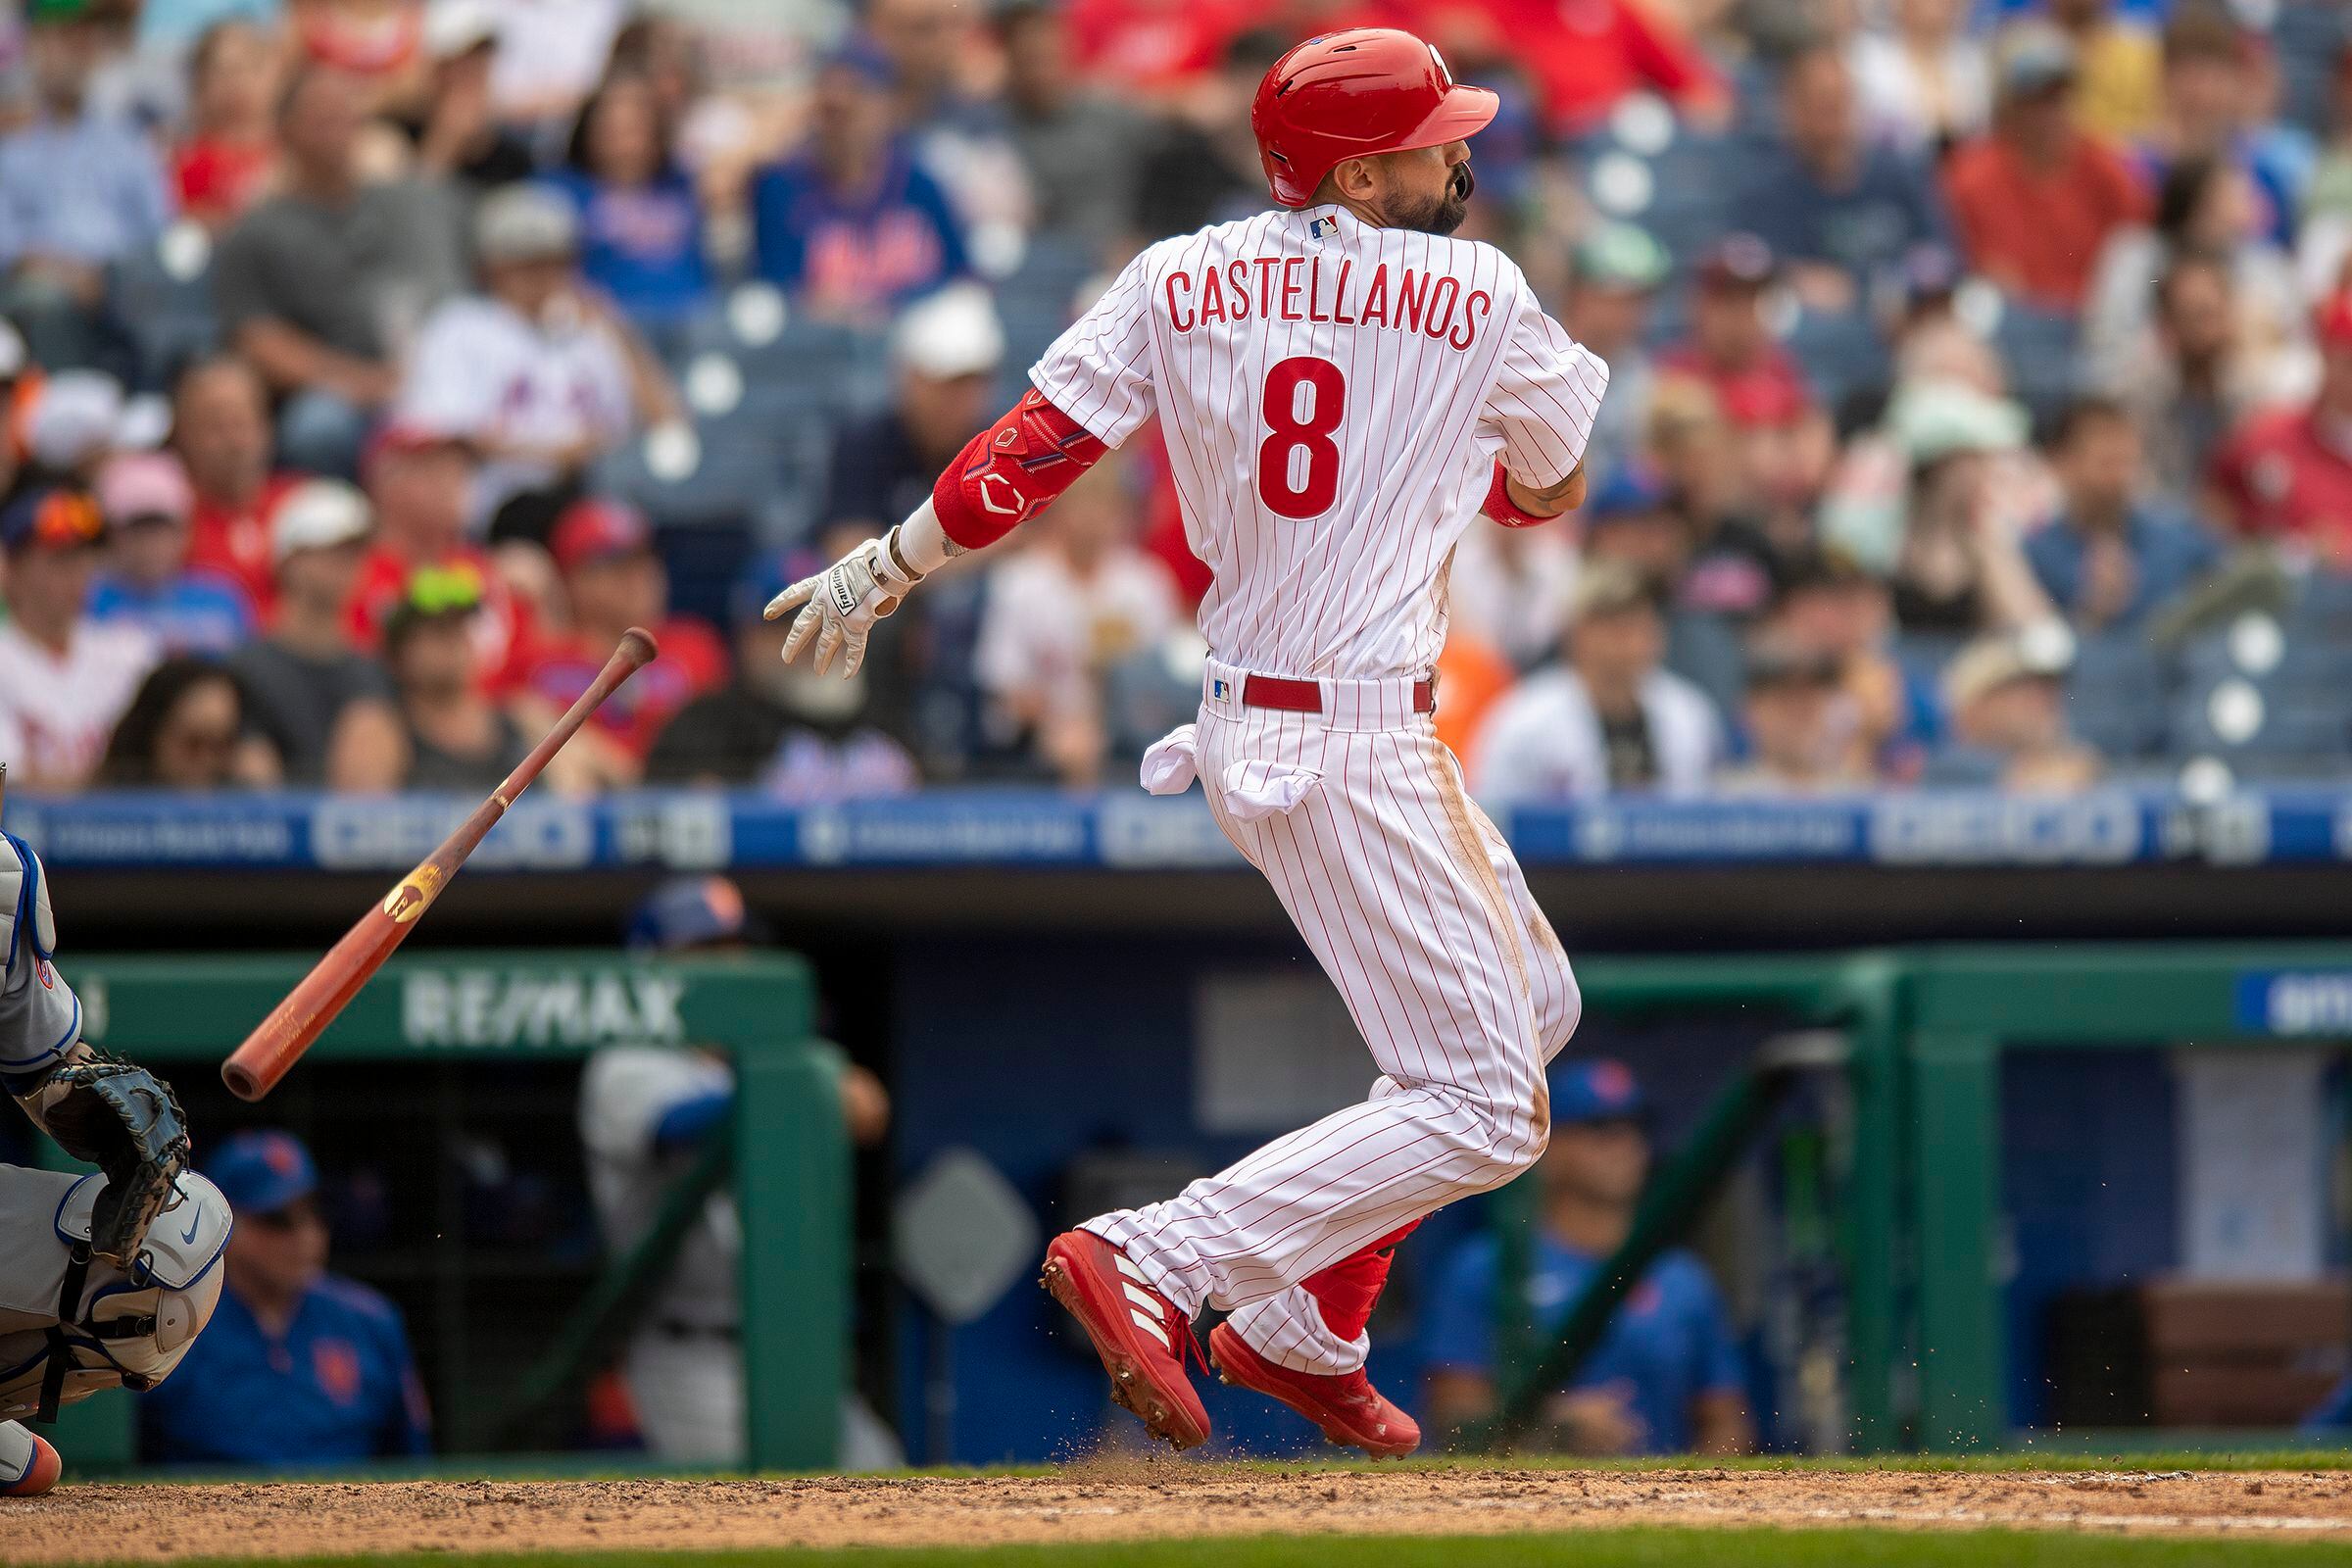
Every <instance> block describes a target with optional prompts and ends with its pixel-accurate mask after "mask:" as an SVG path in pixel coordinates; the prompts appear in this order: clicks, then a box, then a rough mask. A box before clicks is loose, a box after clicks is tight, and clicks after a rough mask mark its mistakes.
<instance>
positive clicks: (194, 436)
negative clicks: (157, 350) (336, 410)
mask: <svg viewBox="0 0 2352 1568" xmlns="http://www.w3.org/2000/svg"><path fill="white" fill-rule="evenodd" d="M172 445H173V446H174V447H176V448H177V449H178V452H179V461H180V462H181V463H182V464H183V465H185V466H186V467H187V470H188V483H189V485H190V487H191V488H193V489H194V491H195V492H196V504H195V508H194V510H192V511H191V512H190V513H189V515H188V564H189V565H190V566H202V567H210V568H211V569H213V570H215V571H218V572H221V573H222V574H223V575H225V576H227V577H230V578H232V579H234V580H235V582H236V583H237V585H238V586H239V587H241V588H243V589H244V590H245V593H246V596H247V597H248V598H250V599H251V600H252V601H253V605H254V609H255V610H257V611H259V612H260V613H262V615H263V617H264V618H265V619H266V618H268V615H269V613H270V607H271V606H272V605H274V604H275V603H276V600H277V585H276V582H275V581H274V580H273V578H272V576H271V573H270V511H271V509H273V508H274V507H275V506H276V505H277V501H278V498H279V497H280V496H283V495H284V494H285V493H286V491H287V490H289V489H291V488H292V487H293V486H294V484H295V483H296V480H295V477H294V476H293V475H292V474H273V473H271V472H270V399H269V394H268V393H267V391H266V390H265V389H264V388H263V386H262V378H261V377H260V376H259V375H258V374H256V373H255V371H254V368H253V367H252V366H250V365H247V364H246V363H245V362H244V361H243V360H240V359H238V358H236V357H235V356H233V355H225V354H224V355H222V356H221V357H220V358H218V359H211V360H201V361H198V362H197V363H196V364H194V365H191V366H189V367H188V368H187V369H186V370H184V371H182V372H181V373H180V377H179V384H178V386H177V387H175V388H174V389H173V397H172Z"/></svg>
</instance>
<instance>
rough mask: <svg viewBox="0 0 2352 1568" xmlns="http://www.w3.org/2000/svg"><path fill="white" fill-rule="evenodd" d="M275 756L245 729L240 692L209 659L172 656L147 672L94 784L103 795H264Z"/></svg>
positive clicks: (275, 773)
mask: <svg viewBox="0 0 2352 1568" xmlns="http://www.w3.org/2000/svg"><path fill="white" fill-rule="evenodd" d="M282 776H283V774H282V771H281V769H280V768H279V765H278V760H277V753H276V752H275V751H274V750H272V749H271V748H270V743H269V742H268V741H267V740H264V739H263V738H262V737H261V736H259V735H256V734H254V733H252V732H251V730H249V729H248V727H247V725H246V708H245V692H244V688H243V687H242V686H241V685H239V684H238V681H237V677H236V676H235V675H233V674H231V673H230V672H229V670H228V668H227V667H226V666H225V665H223V664H221V663H218V662H214V661H213V660H210V659H201V658H197V657H195V656H193V655H188V654H176V655H173V656H172V657H171V658H169V659H166V660H165V661H164V662H162V663H160V664H158V665H156V666H155V668H153V669H151V670H149V671H148V672H147V678H146V679H145V680H143V681H141V682H140V683H139V689H138V692H137V694H136V695H135V696H133V697H132V698H131V700H130V706H129V707H128V708H126V709H124V710H123V717H122V718H121V719H120V720H119V721H118V722H117V723H116V725H115V733H114V735H113V737H112V738H111V739H110V740H108V742H107V745H106V756H105V757H104V758H103V759H101V760H100V761H99V763H98V774H97V777H96V779H95V780H94V781H93V782H94V783H95V784H96V785H97V787H98V788H100V789H109V790H172V791H173V792H175V793H179V794H204V793H209V792H211V791H214V790H224V789H234V788H244V789H269V788H270V787H272V786H274V785H275V784H276V783H277V782H278V781H279V779H280V778H281V777H282Z"/></svg>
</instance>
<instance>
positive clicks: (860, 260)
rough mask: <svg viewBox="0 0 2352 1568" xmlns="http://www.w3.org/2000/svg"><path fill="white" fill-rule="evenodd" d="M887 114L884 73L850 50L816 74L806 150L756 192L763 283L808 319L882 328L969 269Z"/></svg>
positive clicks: (946, 217)
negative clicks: (905, 304) (907, 304)
mask: <svg viewBox="0 0 2352 1568" xmlns="http://www.w3.org/2000/svg"><path fill="white" fill-rule="evenodd" d="M891 117H892V105H891V74H890V68H889V66H888V65H887V63H885V62H884V61H883V60H882V58H881V57H880V56H879V55H877V54H875V53H874V52H873V51H872V50H871V49H870V48H869V47H866V46H864V45H857V44H854V45H852V46H851V47H849V48H846V49H844V50H842V51H840V52H839V53H837V54H835V55H834V56H833V57H832V58H831V59H830V60H828V61H827V62H826V64H825V66H824V68H823V69H822V70H821V71H819V72H818V73H817V76H816V85H815V89H814V92H813V95H812V97H811V100H810V104H809V124H810V130H809V145H808V146H807V147H806V148H804V149H803V150H802V151H801V152H799V153H798V154H796V155H794V156H793V157H791V158H789V159H786V160H785V161H784V162H782V163H780V164H777V165H774V166H773V167H771V168H769V169H768V170H766V171H765V172H762V173H761V174H760V177H759V179H758V180H757V181H755V182H754V184H753V186H752V219H753V227H754V238H755V261H756V264H757V266H758V269H759V271H760V276H762V277H764V278H766V279H767V280H768V281H769V282H771V283H773V284H775V285H776V286H777V287H779V288H781V289H784V290H785V291H786V292H787V293H789V294H791V295H792V296H793V297H794V299H795V300H796V301H797V302H798V303H799V304H800V305H801V306H802V307H803V308H804V309H806V310H808V311H809V313H811V314H812V315H816V316H821V317H825V318H827V319H835V320H849V321H859V322H866V323H873V322H878V321H880V320H882V319H885V318H886V317H887V316H888V315H889V314H890V312H891V310H892V309H893V308H895V307H896V306H897V305H898V304H899V303H900V302H902V301H904V300H907V299H910V298H912V297H913V296H915V295H917V294H922V293H925V292H927V291H929V290H931V289H934V288H937V287H939V286H940V285H941V284H942V283H945V282H946V281H948V280H949V279H950V278H952V277H955V276H956V275H957V274H959V273H961V272H962V271H963V270H965V265H966V262H965V249H964V239H963V233H962V231H961V229H960V227H959V226H958V225H957V222H956V215H955V213H954V211H953V210H952V209H951V208H950V207H949V205H948V198H947V195H946V193H945V192H943V191H942V190H941V189H940V187H939V185H938V183H937V182H936V181H935V180H933V179H932V178H931V176H930V175H929V174H927V173H925V172H923V171H922V170H921V169H920V168H918V167H917V166H916V165H915V163H914V161H913V160H912V159H911V158H909V157H908V156H907V150H906V148H905V147H904V146H903V145H902V144H901V143H900V141H899V140H898V139H897V137H896V136H895V135H894V134H893V131H892V118H891Z"/></svg>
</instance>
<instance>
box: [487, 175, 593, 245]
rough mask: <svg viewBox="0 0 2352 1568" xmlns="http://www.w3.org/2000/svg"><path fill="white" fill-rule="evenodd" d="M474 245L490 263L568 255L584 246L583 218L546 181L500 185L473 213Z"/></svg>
mask: <svg viewBox="0 0 2352 1568" xmlns="http://www.w3.org/2000/svg"><path fill="white" fill-rule="evenodd" d="M473 248H474V250H475V252H476V253H477V254H478V255H479V256H480V257H481V259H482V261H483V262H485V263H488V264H496V263H499V262H545V261H554V260H556V259H558V258H561V257H568V256H571V255H574V254H576V253H577V252H578V250H579V248H580V221H579V216H578V215H577V214H576V213H574V212H573V211H572V206H571V203H570V202H569V201H567V200H565V199H564V197H563V196H561V195H558V194H557V193H556V192H555V191H552V190H550V189H548V188H547V187H546V186H544V185H533V184H529V183H516V184H513V185H502V186H500V187H499V188H498V189H497V190H494V191H492V192H491V193H490V194H489V195H487V196H485V197H483V198H482V205H481V206H480V207H479V208H478V209H476V211H475V213H474V215H473Z"/></svg>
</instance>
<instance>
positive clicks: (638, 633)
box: [620, 626, 662, 669]
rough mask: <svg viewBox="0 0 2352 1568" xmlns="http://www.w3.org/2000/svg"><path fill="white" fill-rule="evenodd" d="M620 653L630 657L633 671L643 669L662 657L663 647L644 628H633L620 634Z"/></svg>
mask: <svg viewBox="0 0 2352 1568" xmlns="http://www.w3.org/2000/svg"><path fill="white" fill-rule="evenodd" d="M620 651H621V652H622V653H624V654H626V655H628V658H629V667H630V668H631V669H643V668H644V667H645V666H646V665H648V664H650V663H652V662H654V661H655V659H657V658H659V657H660V655H661V653H662V645H661V644H660V643H658V642H656V641H654V634H653V633H652V632H650V631H647V630H646V629H645V628H644V627H642V626H631V627H630V628H629V629H628V630H627V631H624V632H622V633H621V634H620Z"/></svg>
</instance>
